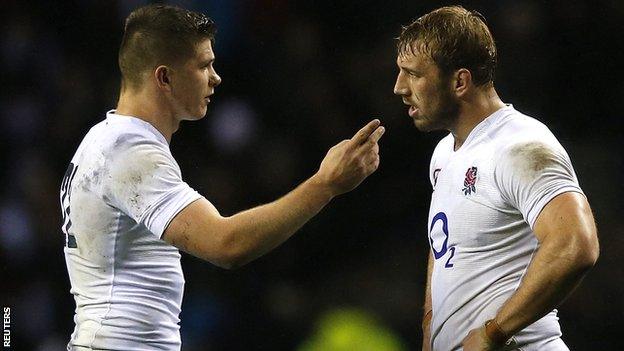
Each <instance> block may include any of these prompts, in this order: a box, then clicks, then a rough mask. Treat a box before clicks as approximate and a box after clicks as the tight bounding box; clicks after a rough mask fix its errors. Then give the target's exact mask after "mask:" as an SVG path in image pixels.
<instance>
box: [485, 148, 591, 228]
mask: <svg viewBox="0 0 624 351" xmlns="http://www.w3.org/2000/svg"><path fill="white" fill-rule="evenodd" d="M494 179H495V181H496V184H497V186H498V188H499V190H500V191H501V193H502V194H503V197H504V198H505V199H506V200H507V201H508V202H509V203H510V204H511V205H512V206H513V207H515V208H516V209H518V210H519V211H520V213H522V216H523V217H524V219H525V221H526V222H527V223H528V224H529V225H530V226H531V228H533V226H534V225H535V221H536V220H537V217H538V216H539V214H540V212H541V211H542V209H543V208H544V206H546V204H548V202H550V200H552V199H553V198H554V197H555V196H557V195H559V194H562V193H565V192H569V191H574V192H579V193H581V194H582V193H583V191H582V190H581V188H580V186H579V184H578V180H577V178H576V174H575V173H574V169H573V168H572V162H571V161H570V158H569V157H568V155H567V154H566V152H565V150H564V149H563V147H561V146H560V145H552V144H551V145H549V144H546V143H544V142H541V141H531V142H522V143H518V144H514V145H511V146H509V147H506V148H505V149H503V150H502V151H501V153H500V154H499V155H498V157H497V158H496V163H495V169H494Z"/></svg>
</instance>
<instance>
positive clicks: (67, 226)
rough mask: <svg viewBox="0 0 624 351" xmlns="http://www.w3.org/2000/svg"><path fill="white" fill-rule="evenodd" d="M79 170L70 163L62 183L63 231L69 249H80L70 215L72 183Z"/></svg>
mask: <svg viewBox="0 0 624 351" xmlns="http://www.w3.org/2000/svg"><path fill="white" fill-rule="evenodd" d="M77 170H78V166H76V165H74V164H73V163H70V164H69V166H68V167H67V171H65V176H63V181H62V182H61V209H62V211H63V225H62V226H61V229H62V230H63V233H65V246H67V247H69V248H77V247H78V245H76V237H75V236H74V235H73V234H71V227H72V222H71V219H70V218H69V214H70V213H71V208H70V200H71V183H72V181H73V180H74V176H75V175H76V171H77Z"/></svg>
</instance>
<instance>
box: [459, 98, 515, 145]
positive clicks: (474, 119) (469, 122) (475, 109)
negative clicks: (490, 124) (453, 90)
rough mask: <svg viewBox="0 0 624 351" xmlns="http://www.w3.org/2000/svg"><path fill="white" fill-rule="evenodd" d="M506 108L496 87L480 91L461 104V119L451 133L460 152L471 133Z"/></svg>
mask: <svg viewBox="0 0 624 351" xmlns="http://www.w3.org/2000/svg"><path fill="white" fill-rule="evenodd" d="M503 107H505V104H504V103H503V101H501V99H500V98H499V97H498V94H497V93H496V90H495V89H494V87H489V88H486V89H484V90H483V91H479V92H477V93H476V94H474V96H472V97H471V98H470V99H468V100H466V101H462V102H461V107H460V112H459V117H458V118H457V123H456V124H455V126H454V128H452V129H451V133H452V134H453V137H454V139H455V150H458V149H459V148H460V147H461V146H462V145H463V144H464V142H465V141H466V138H468V135H470V132H472V130H473V129H474V128H475V127H476V126H477V124H479V123H481V121H483V120H484V119H486V118H487V117H488V116H490V115H491V114H493V113H494V112H496V111H498V110H500V109H501V108H503Z"/></svg>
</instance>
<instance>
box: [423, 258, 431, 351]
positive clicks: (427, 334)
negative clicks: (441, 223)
mask: <svg viewBox="0 0 624 351" xmlns="http://www.w3.org/2000/svg"><path fill="white" fill-rule="evenodd" d="M432 272H433V255H432V254H431V253H430V254H429V259H428V261H427V282H426V285H425V301H424V304H423V320H422V332H423V347H422V349H423V350H427V351H428V350H430V339H431V318H432V317H433V311H432V307H431V274H432Z"/></svg>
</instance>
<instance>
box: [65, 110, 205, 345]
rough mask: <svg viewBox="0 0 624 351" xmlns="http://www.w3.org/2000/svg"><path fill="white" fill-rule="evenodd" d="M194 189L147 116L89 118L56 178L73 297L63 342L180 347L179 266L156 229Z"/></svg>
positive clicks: (173, 250) (194, 195)
mask: <svg viewBox="0 0 624 351" xmlns="http://www.w3.org/2000/svg"><path fill="white" fill-rule="evenodd" d="M200 197H201V196H200V195H199V194H198V193H197V192H196V191H194V190H193V189H191V188H190V187H189V186H188V185H187V184H186V183H185V182H183V181H182V175H181V172H180V167H179V166H178V164H177V163H176V161H175V160H174V158H173V156H172V155H171V152H170V150H169V144H168V143H167V141H166V139H165V138H164V136H163V135H162V134H161V133H160V132H158V130H157V129H156V128H154V127H153V126H152V125H151V124H149V123H147V122H145V121H143V120H141V119H138V118H135V117H130V116H122V115H118V114H115V113H114V111H110V112H108V114H107V116H106V119H105V120H104V121H102V122H100V123H98V124H97V125H95V126H94V127H93V128H91V130H90V131H89V132H88V133H87V135H86V136H85V137H84V139H83V141H82V142H81V144H80V146H79V147H78V150H77V151H76V154H75V155H74V157H73V158H72V160H71V163H70V165H69V167H68V169H67V172H66V174H65V177H64V179H63V183H62V186H61V206H62V211H63V227H62V230H63V232H64V233H65V240H66V245H65V249H64V251H65V261H66V263H67V270H68V272H69V278H70V282H71V293H72V294H73V295H74V299H75V301H76V312H75V316H74V322H75V329H74V332H73V333H72V336H71V340H70V342H69V345H68V349H69V350H73V349H80V350H84V349H86V350H90V349H93V350H125V351H127V350H179V349H180V347H181V342H180V333H179V325H178V323H179V313H180V306H181V303H182V294H183V289H184V276H183V274H182V268H181V265H180V253H179V251H178V249H177V248H175V247H173V246H171V245H169V244H167V243H166V242H164V241H163V240H161V235H162V234H163V232H164V230H165V229H166V227H167V225H168V224H169V222H170V221H171V220H172V219H173V217H174V216H175V215H176V214H177V213H178V212H179V211H181V210H182V209H183V208H184V207H186V206H187V205H188V204H190V203H191V202H193V201H195V200H197V199H199V198H200Z"/></svg>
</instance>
